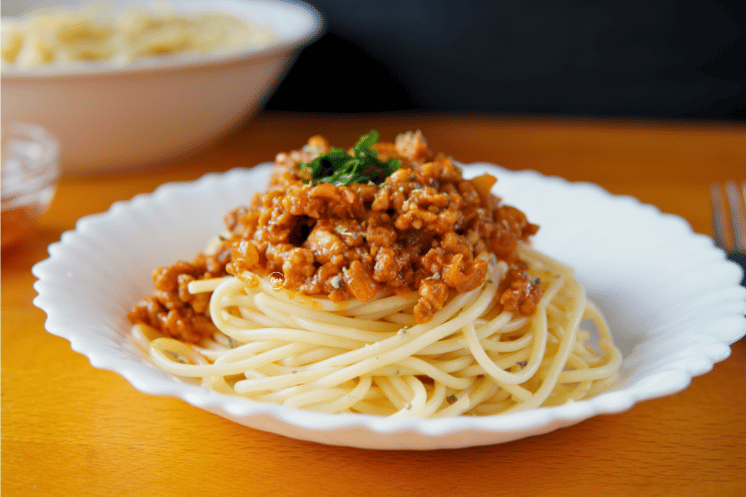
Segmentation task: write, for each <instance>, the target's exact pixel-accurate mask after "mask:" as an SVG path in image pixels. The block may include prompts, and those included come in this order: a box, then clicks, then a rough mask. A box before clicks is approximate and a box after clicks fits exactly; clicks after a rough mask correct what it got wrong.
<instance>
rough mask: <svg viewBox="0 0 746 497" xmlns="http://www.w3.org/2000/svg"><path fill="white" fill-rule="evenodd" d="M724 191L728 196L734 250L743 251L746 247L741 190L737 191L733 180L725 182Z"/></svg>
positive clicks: (745, 208) (745, 219) (744, 217)
mask: <svg viewBox="0 0 746 497" xmlns="http://www.w3.org/2000/svg"><path fill="white" fill-rule="evenodd" d="M725 193H726V195H727V196H728V205H729V206H730V220H731V223H730V224H731V226H732V227H733V245H734V250H738V251H743V250H744V249H745V248H746V240H745V239H744V226H746V213H745V212H744V211H745V210H746V207H744V195H743V192H740V191H739V188H738V185H737V184H736V182H735V181H728V182H727V183H725Z"/></svg>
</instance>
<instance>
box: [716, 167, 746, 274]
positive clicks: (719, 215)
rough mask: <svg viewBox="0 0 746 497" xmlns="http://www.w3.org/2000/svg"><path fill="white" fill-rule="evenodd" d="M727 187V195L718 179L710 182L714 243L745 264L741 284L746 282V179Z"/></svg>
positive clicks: (726, 184) (742, 265) (729, 257)
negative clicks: (716, 181)
mask: <svg viewBox="0 0 746 497" xmlns="http://www.w3.org/2000/svg"><path fill="white" fill-rule="evenodd" d="M724 190H725V195H723V187H721V185H720V184H719V183H712V184H711V185H710V199H711V201H712V230H713V233H714V239H715V245H717V246H718V247H720V248H721V249H723V250H724V251H725V252H726V254H728V259H730V260H732V261H733V262H736V263H737V264H739V265H740V266H741V267H742V268H743V270H744V276H743V279H741V284H742V285H744V286H746V181H744V182H743V183H741V185H740V186H739V185H738V184H736V182H735V181H728V182H726V183H725V188H724ZM726 206H727V207H726Z"/></svg>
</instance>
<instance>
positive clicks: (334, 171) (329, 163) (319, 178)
mask: <svg viewBox="0 0 746 497" xmlns="http://www.w3.org/2000/svg"><path fill="white" fill-rule="evenodd" d="M378 137H379V135H378V132H377V131H376V130H372V131H371V132H370V133H368V134H365V135H363V136H361V137H360V138H359V139H358V141H357V142H356V143H355V145H354V146H353V147H352V153H353V155H350V154H348V153H347V152H345V151H344V150H342V149H341V148H332V149H331V151H329V152H327V153H325V154H322V155H319V156H318V157H316V158H315V159H313V160H312V161H311V162H308V163H301V164H300V170H301V174H303V175H304V176H305V177H306V179H305V180H304V181H305V182H307V183H311V184H314V185H317V184H319V183H331V184H333V185H336V186H342V185H349V184H352V183H369V182H371V181H372V182H373V183H376V184H379V183H382V182H383V181H384V180H385V179H386V177H388V176H390V175H391V174H392V173H393V172H394V171H396V170H397V169H399V167H401V161H400V160H398V159H389V160H388V161H386V162H382V161H381V160H379V159H378V152H377V151H375V150H371V147H372V146H373V145H375V144H376V143H378Z"/></svg>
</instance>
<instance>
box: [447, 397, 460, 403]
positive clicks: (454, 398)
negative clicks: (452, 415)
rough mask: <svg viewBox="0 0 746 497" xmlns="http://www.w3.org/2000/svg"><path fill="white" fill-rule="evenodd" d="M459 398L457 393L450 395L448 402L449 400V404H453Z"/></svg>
mask: <svg viewBox="0 0 746 497" xmlns="http://www.w3.org/2000/svg"><path fill="white" fill-rule="evenodd" d="M457 400H458V398H457V397H456V396H455V395H449V396H448V397H446V402H448V403H449V404H453V403H454V402H456V401H457Z"/></svg>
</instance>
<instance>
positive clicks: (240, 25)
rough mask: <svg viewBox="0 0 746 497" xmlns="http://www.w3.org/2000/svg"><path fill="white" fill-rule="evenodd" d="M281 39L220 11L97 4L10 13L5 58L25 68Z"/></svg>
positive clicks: (230, 47)
mask: <svg viewBox="0 0 746 497" xmlns="http://www.w3.org/2000/svg"><path fill="white" fill-rule="evenodd" d="M275 38H276V36H275V34H274V32H273V31H272V30H271V29H270V28H268V27H266V26H262V25H258V24H255V23H248V22H247V21H246V20H245V19H241V18H239V17H236V16H232V15H228V14H222V13H218V12H195V13H188V12H182V11H178V10H176V9H175V8H170V7H165V6H161V7H159V8H156V6H155V5H152V6H151V7H150V8H147V9H146V8H143V7H139V8H131V9H129V10H127V11H123V12H114V11H113V10H112V9H110V8H106V7H104V6H102V5H100V4H91V5H89V6H87V7H85V8H79V9H62V8H55V9H40V10H37V11H34V12H30V13H29V14H27V15H25V16H23V17H20V18H5V17H4V18H3V25H2V62H3V65H9V66H13V67H19V68H30V67H35V66H40V65H67V64H72V63H77V62H86V61H111V62H112V63H114V64H117V65H124V64H128V63H130V62H132V61H133V60H135V59H138V58H142V57H148V56H161V55H169V54H171V55H173V54H181V53H204V52H215V51H230V50H238V49H255V50H259V49H261V48H264V47H266V46H268V45H269V44H271V43H273V42H274V40H275Z"/></svg>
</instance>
